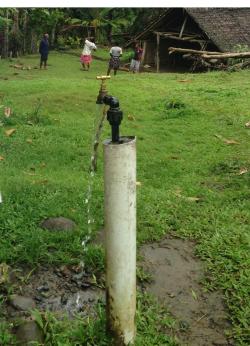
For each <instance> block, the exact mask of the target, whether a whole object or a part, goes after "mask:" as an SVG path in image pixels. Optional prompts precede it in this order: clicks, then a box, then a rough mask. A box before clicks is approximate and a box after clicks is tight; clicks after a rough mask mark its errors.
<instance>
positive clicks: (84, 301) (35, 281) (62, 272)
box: [7, 266, 105, 318]
mask: <svg viewBox="0 0 250 346" xmlns="http://www.w3.org/2000/svg"><path fill="white" fill-rule="evenodd" d="M15 275H16V277H17V278H16V280H15V281H16V282H15V287H16V288H15V290H14V293H15V300H14V303H15V304H14V305H16V306H14V307H13V304H9V306H8V307H7V309H8V312H9V314H10V316H13V317H14V316H16V315H18V314H19V315H20V314H22V313H21V311H23V310H25V309H23V308H22V299H23V297H28V298H29V299H30V301H31V302H32V303H33V306H34V305H35V307H36V308H37V309H39V310H41V311H45V310H48V311H51V312H54V313H57V314H61V315H63V314H66V315H67V316H68V317H69V318H73V317H74V315H75V314H80V315H81V316H91V315H93V316H94V315H95V313H94V306H95V305H96V303H97V302H102V303H103V302H104V296H105V295H104V290H103V289H102V287H99V286H98V284H97V281H96V278H95V276H93V275H91V273H87V272H85V271H84V270H83V269H82V268H80V267H78V266H62V267H60V268H49V267H45V268H40V269H37V270H36V271H34V272H33V273H32V274H31V275H30V276H29V278H28V279H27V280H26V282H27V283H22V284H21V283H20V280H18V277H20V276H21V275H22V276H23V275H24V272H18V273H15ZM26 275H27V273H26ZM23 277H24V278H25V275H24V276H23ZM98 281H99V280H98ZM32 303H31V304H32ZM19 306H21V307H19ZM18 312H19V313H18Z"/></svg>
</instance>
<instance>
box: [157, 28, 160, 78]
mask: <svg viewBox="0 0 250 346" xmlns="http://www.w3.org/2000/svg"><path fill="white" fill-rule="evenodd" d="M156 40H157V49H156V71H157V72H159V71H160V52H159V50H160V35H159V33H157V36H156Z"/></svg>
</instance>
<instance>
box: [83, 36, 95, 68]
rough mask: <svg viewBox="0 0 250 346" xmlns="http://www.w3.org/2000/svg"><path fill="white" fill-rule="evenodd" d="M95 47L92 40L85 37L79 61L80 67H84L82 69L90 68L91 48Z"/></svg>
mask: <svg viewBox="0 0 250 346" xmlns="http://www.w3.org/2000/svg"><path fill="white" fill-rule="evenodd" d="M96 49H97V47H96V45H95V44H94V42H93V39H92V38H86V40H85V42H84V47H83V51H82V54H81V58H80V61H81V63H82V67H83V69H84V71H88V70H89V68H90V64H91V62H92V60H93V59H92V55H91V54H92V50H96Z"/></svg>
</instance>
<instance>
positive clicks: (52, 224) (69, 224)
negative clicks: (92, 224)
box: [40, 216, 76, 231]
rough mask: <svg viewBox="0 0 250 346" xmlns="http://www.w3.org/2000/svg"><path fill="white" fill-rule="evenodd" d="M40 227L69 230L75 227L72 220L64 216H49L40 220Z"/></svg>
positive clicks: (50, 229)
mask: <svg viewBox="0 0 250 346" xmlns="http://www.w3.org/2000/svg"><path fill="white" fill-rule="evenodd" d="M40 227H42V228H44V229H48V230H49V231H71V230H73V229H74V228H75V227H76V224H75V222H74V221H72V220H70V219H66V218H65V217H62V216H60V217H50V218H48V219H46V220H44V221H42V222H41V224H40Z"/></svg>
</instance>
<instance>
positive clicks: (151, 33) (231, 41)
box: [126, 8, 250, 71]
mask: <svg viewBox="0 0 250 346" xmlns="http://www.w3.org/2000/svg"><path fill="white" fill-rule="evenodd" d="M133 41H140V42H141V43H142V45H143V48H144V55H143V64H144V65H145V64H148V65H150V66H155V67H156V69H157V71H160V70H172V69H182V70H186V69H188V68H190V67H191V66H192V64H193V62H192V61H189V60H187V59H183V56H182V55H181V54H173V55H169V53H168V48H169V47H178V48H188V49H196V50H206V51H218V52H226V51H232V52H233V51H236V50H237V49H239V48H240V47H243V46H249V47H250V8H168V9H166V10H165V11H164V12H163V13H162V15H161V16H160V17H159V18H157V19H156V20H154V21H153V22H151V23H149V25H148V26H147V27H146V28H145V30H144V31H142V32H140V33H138V34H137V35H136V36H135V37H133V39H132V40H130V41H129V42H127V44H126V46H127V47H128V46H129V45H131V44H132V42H133Z"/></svg>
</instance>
